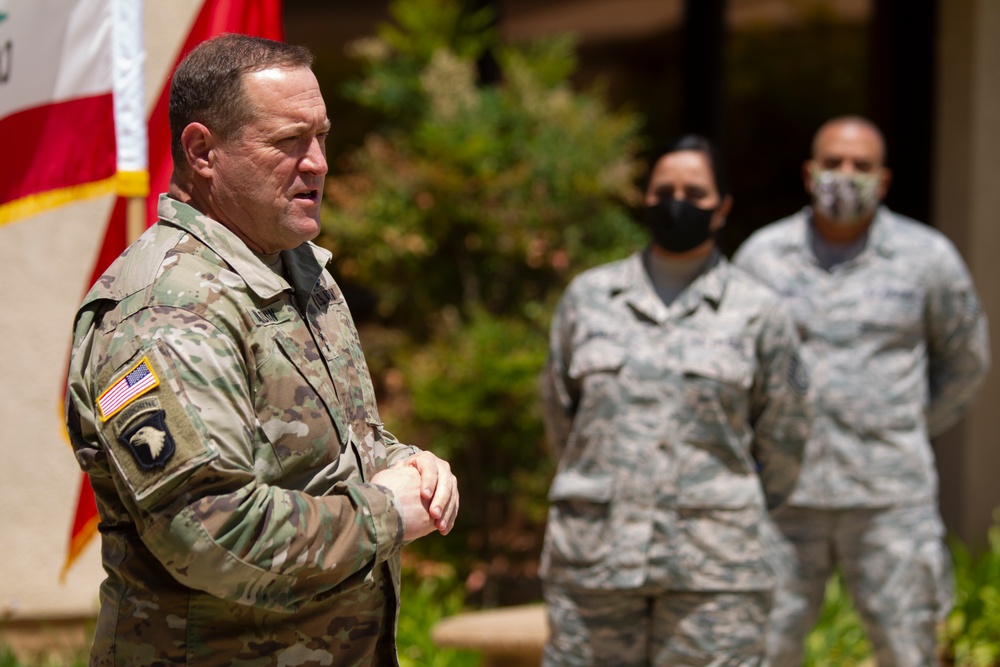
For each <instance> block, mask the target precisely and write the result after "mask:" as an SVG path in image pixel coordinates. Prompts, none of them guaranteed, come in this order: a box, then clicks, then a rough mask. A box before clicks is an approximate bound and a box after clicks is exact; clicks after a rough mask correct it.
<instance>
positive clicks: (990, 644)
mask: <svg viewBox="0 0 1000 667" xmlns="http://www.w3.org/2000/svg"><path fill="white" fill-rule="evenodd" d="M993 521H994V523H993V525H992V526H991V527H990V529H989V531H988V532H987V540H986V542H987V546H986V549H985V550H983V551H982V552H981V553H978V554H973V553H972V551H971V550H970V549H969V548H968V547H967V546H966V545H964V544H963V543H962V542H960V541H958V540H956V539H953V540H951V542H950V546H951V552H952V558H953V559H954V561H955V606H954V608H953V609H952V611H951V614H950V615H949V616H948V622H947V623H946V625H945V630H944V642H945V645H946V649H947V655H948V657H949V658H951V659H952V660H953V661H954V664H956V665H961V666H963V667H992V666H994V665H1000V508H998V509H996V510H994V511H993Z"/></svg>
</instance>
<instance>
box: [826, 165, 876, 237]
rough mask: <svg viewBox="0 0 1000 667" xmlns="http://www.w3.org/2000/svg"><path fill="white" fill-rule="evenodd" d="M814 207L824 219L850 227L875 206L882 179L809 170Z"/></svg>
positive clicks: (868, 175)
mask: <svg viewBox="0 0 1000 667" xmlns="http://www.w3.org/2000/svg"><path fill="white" fill-rule="evenodd" d="M809 175H810V178H811V181H812V198H813V206H814V207H815V208H816V210H818V211H819V212H820V213H822V214H823V216H824V217H825V218H827V219H828V220H830V221H831V222H835V223H837V224H841V225H853V224H855V223H857V222H858V221H859V220H861V219H862V218H865V217H867V216H868V215H870V214H871V213H872V212H873V211H875V207H877V206H878V203H879V196H878V188H879V183H880V182H881V175H880V174H879V173H874V174H859V173H853V174H845V173H843V172H839V171H833V170H824V169H820V168H818V167H815V166H814V167H810V168H809Z"/></svg>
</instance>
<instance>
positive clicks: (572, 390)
mask: <svg viewBox="0 0 1000 667" xmlns="http://www.w3.org/2000/svg"><path fill="white" fill-rule="evenodd" d="M573 311H574V308H573V300H572V297H571V295H570V294H569V293H567V294H564V295H563V297H562V299H560V300H559V304H558V305H557V306H556V311H555V314H554V315H553V318H552V325H551V327H550V330H549V354H548V359H547V360H546V363H545V368H544V369H543V370H542V374H541V378H540V380H541V382H540V384H541V397H542V420H543V421H544V423H545V435H546V438H547V440H548V443H549V451H550V453H551V454H552V456H553V458H554V459H555V460H556V461H558V460H559V458H560V457H561V456H562V453H563V451H565V449H566V443H567V441H568V440H569V434H570V431H571V430H572V427H573V418H574V416H575V415H576V407H577V405H578V403H579V398H580V396H579V387H578V386H576V384H575V383H574V382H573V381H572V380H571V378H570V377H569V366H570V359H571V354H572V346H571V341H572V329H573V322H574V319H575V316H574V313H573Z"/></svg>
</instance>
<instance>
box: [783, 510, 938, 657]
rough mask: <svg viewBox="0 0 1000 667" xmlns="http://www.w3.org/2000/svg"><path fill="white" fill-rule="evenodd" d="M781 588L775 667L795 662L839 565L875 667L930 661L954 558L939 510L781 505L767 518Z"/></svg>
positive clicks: (934, 649) (934, 648)
mask: <svg viewBox="0 0 1000 667" xmlns="http://www.w3.org/2000/svg"><path fill="white" fill-rule="evenodd" d="M774 520H775V525H776V526H777V528H778V534H776V535H774V536H773V537H774V541H775V544H774V545H773V546H774V549H775V556H776V557H775V559H774V560H775V563H774V566H775V570H776V572H775V574H776V575H777V580H778V588H777V590H776V591H775V599H774V608H773V610H772V611H771V619H770V629H769V632H768V656H769V658H770V662H771V665H772V667H798V666H799V665H801V664H802V654H803V644H804V642H805V638H806V635H807V634H808V633H809V631H810V630H811V629H812V628H813V626H814V625H815V624H816V620H817V618H818V616H819V612H820V610H821V608H822V604H823V593H824V591H825V586H826V582H827V580H828V579H829V577H830V575H831V574H832V573H833V572H834V568H835V567H839V568H840V571H841V572H842V573H843V577H844V583H845V585H846V587H847V590H848V591H849V592H850V594H851V598H852V599H853V601H854V606H855V608H856V609H857V611H858V614H859V616H860V617H861V620H862V622H863V623H864V626H865V629H866V630H867V633H868V638H869V640H870V641H871V643H872V647H873V649H874V651H875V658H876V660H877V661H878V665H879V667H897V666H898V667H917V666H924V665H936V664H937V657H936V649H937V641H936V639H937V626H938V623H939V621H941V620H943V619H944V617H945V616H946V615H947V614H948V612H949V611H950V607H951V596H952V569H951V559H950V556H949V555H948V552H947V549H946V548H945V546H944V543H943V541H942V538H943V536H944V526H943V523H942V521H941V517H940V515H939V513H938V510H937V507H936V506H934V504H933V503H927V504H924V505H919V506H912V507H894V508H884V509H865V508H860V509H848V510H825V509H806V508H801V507H784V508H781V509H779V510H778V511H777V512H775V514H774Z"/></svg>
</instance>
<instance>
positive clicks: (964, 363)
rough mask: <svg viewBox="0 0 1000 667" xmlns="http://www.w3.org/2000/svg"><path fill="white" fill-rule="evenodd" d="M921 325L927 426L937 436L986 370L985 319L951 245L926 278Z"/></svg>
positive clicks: (967, 402) (967, 400)
mask: <svg viewBox="0 0 1000 667" xmlns="http://www.w3.org/2000/svg"><path fill="white" fill-rule="evenodd" d="M930 275H931V276H933V278H934V284H932V285H931V286H930V287H929V289H928V302H927V310H926V318H927V321H926V326H927V331H928V340H927V355H928V361H929V363H928V373H929V376H930V377H929V382H930V394H931V395H930V405H929V406H928V410H927V425H928V430H929V432H930V434H931V435H937V434H939V433H941V432H942V431H944V430H945V429H947V428H948V427H949V426H951V425H952V424H954V423H955V422H957V421H958V420H959V419H960V418H961V416H962V415H963V414H964V413H965V411H966V410H967V409H968V408H969V405H970V403H971V402H972V400H973V398H975V395H976V392H977V391H978V390H979V387H980V386H981V385H982V383H983V379H984V378H985V376H986V373H987V371H988V370H989V367H990V349H989V333H988V326H987V322H986V314H985V313H984V312H983V310H982V307H981V306H980V302H979V296H978V295H977V294H976V290H975V288H974V287H973V285H972V279H971V278H970V277H969V273H968V270H967V269H966V267H965V263H964V262H963V261H962V258H961V257H960V256H959V254H958V251H957V250H955V248H954V246H952V245H951V243H947V244H946V246H945V251H944V252H943V253H942V255H941V258H940V260H939V262H938V267H937V271H934V272H932V273H931V274H930Z"/></svg>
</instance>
